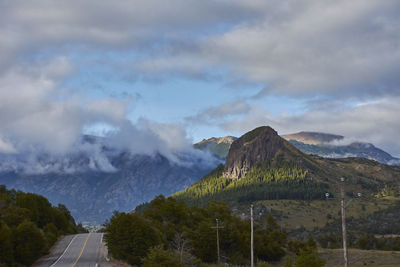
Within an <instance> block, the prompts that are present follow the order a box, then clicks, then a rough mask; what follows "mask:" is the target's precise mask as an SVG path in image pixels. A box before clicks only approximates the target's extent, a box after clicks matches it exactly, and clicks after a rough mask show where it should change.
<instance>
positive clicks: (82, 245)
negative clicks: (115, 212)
mask: <svg viewBox="0 0 400 267" xmlns="http://www.w3.org/2000/svg"><path fill="white" fill-rule="evenodd" d="M102 241H103V234H102V233H90V234H78V235H73V236H67V237H65V238H64V239H63V240H60V241H59V242H58V243H57V244H56V245H55V247H54V248H53V249H52V251H51V252H50V255H48V256H46V257H45V258H43V259H41V260H40V261H39V262H38V263H37V264H35V265H34V266H35V267H36V266H38V267H67V266H68V267H102V266H107V265H108V264H107V262H106V261H105V260H104V259H105V255H104V244H103V243H102Z"/></svg>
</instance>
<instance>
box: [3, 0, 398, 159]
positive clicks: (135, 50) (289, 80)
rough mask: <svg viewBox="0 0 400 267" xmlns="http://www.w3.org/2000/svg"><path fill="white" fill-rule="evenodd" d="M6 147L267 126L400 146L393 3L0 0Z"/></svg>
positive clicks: (167, 137)
mask: <svg viewBox="0 0 400 267" xmlns="http://www.w3.org/2000/svg"><path fill="white" fill-rule="evenodd" d="M0 34H1V38H0V153H3V154H18V153H23V152H26V151H37V150H40V151H45V152H49V153H50V152H51V153H56V154H63V153H65V152H68V151H71V150H73V149H74V148H75V147H76V144H77V143H78V140H79V138H80V136H81V135H82V134H84V133H85V134H94V135H100V136H108V137H110V138H112V139H113V140H114V142H115V144H117V145H120V146H121V147H130V149H132V151H136V152H137V153H142V152H145V153H152V152H154V151H158V150H162V151H164V153H165V154H168V153H170V151H179V150H184V149H187V148H188V147H190V144H191V143H193V142H197V141H200V140H202V139H203V138H209V137H212V136H226V135H234V136H240V135H242V134H244V133H245V132H247V131H249V130H251V129H253V128H255V127H258V126H261V125H269V126H271V127H273V128H274V129H276V130H277V131H278V133H279V134H287V133H293V132H299V131H319V132H327V133H333V134H340V135H344V136H346V138H347V140H358V141H364V142H371V143H373V144H375V145H376V146H378V147H380V148H383V149H384V150H386V151H388V152H389V153H391V154H392V155H394V156H397V157H400V143H399V142H398V139H399V133H400V118H399V115H398V114H400V105H399V103H400V86H399V85H400V2H399V1H397V0H385V1H381V0H353V1H346V0H337V1H320V0H307V1H302V0H296V1H294V0H293V1H291V0H270V1H264V0H246V1H239V0H229V1H228V0H219V1H217V0H212V1H211V0H204V1H197V0H170V1H168V4H167V3H166V1H160V0H158V1H156V0H147V1H124V0H115V1H95V0H85V1H74V0H72V1H71V0H60V1H51V0H37V1H22V0H21V1H19V0H12V1H11V0H0Z"/></svg>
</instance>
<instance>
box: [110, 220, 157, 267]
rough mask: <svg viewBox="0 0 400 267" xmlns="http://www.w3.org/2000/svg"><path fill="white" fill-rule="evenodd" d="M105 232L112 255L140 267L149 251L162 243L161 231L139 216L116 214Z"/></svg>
mask: <svg viewBox="0 0 400 267" xmlns="http://www.w3.org/2000/svg"><path fill="white" fill-rule="evenodd" d="M105 231H106V235H105V240H106V242H107V246H108V249H109V251H110V253H111V254H112V255H113V256H114V257H115V258H116V259H120V260H125V261H127V262H128V263H129V264H132V265H138V266H140V265H141V264H142V258H144V257H146V255H147V252H148V250H149V249H150V248H151V247H154V246H157V245H159V244H161V242H162V240H161V234H160V233H159V231H158V230H157V229H155V228H153V227H152V226H151V223H150V222H149V221H147V220H146V219H144V218H142V217H140V216H139V215H137V214H126V213H118V212H115V213H114V215H113V217H112V218H111V219H110V222H109V224H108V225H107V227H106V229H105Z"/></svg>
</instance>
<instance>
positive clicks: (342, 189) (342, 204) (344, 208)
mask: <svg viewBox="0 0 400 267" xmlns="http://www.w3.org/2000/svg"><path fill="white" fill-rule="evenodd" d="M343 184H344V179H343V180H342V183H341V184H340V195H341V201H340V202H341V209H342V234H343V256H344V267H348V259H347V232H346V207H345V203H344V186H343Z"/></svg>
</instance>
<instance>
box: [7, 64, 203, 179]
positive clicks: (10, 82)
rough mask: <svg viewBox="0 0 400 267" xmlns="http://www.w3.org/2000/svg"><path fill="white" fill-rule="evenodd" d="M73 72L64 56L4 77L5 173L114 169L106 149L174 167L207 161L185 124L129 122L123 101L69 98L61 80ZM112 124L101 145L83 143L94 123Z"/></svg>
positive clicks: (125, 104)
mask: <svg viewBox="0 0 400 267" xmlns="http://www.w3.org/2000/svg"><path fill="white" fill-rule="evenodd" d="M72 70H73V67H72V65H70V63H69V62H68V60H67V59H65V58H57V59H55V60H54V61H50V62H40V63H37V64H36V65H34V66H30V67H25V68H22V67H18V68H13V69H10V70H8V71H7V72H6V73H3V74H2V75H0V99H1V103H0V125H1V128H0V156H1V159H2V163H1V164H0V165H1V166H0V167H1V170H3V171H11V170H14V171H23V172H27V173H44V172H55V171H62V172H65V173H73V172H76V171H79V170H80V171H82V170H83V171H85V170H99V171H115V170H116V169H115V168H114V167H113V166H112V164H111V163H110V157H109V156H110V155H108V154H107V153H106V151H105V150H104V149H103V146H108V149H112V150H116V149H117V150H118V151H128V152H130V153H131V154H134V155H135V154H144V155H150V156H154V155H157V154H161V155H162V156H164V157H166V158H168V159H169V160H170V161H171V162H172V163H175V164H189V161H186V162H183V160H182V157H180V156H179V155H180V154H182V153H186V154H188V153H189V154H192V155H193V156H194V157H196V158H202V160H204V161H207V157H208V156H209V155H207V154H205V153H203V152H198V151H194V150H193V148H192V145H191V140H190V139H189V138H188V137H187V135H186V132H185V130H184V128H183V127H182V126H181V125H174V124H160V123H156V122H152V121H150V120H146V119H140V120H139V121H138V122H137V123H136V124H134V123H133V122H131V121H129V120H128V119H127V118H126V116H127V106H128V105H130V104H131V103H129V102H127V101H122V100H115V99H108V98H100V99H91V100H87V99H86V98H85V97H82V98H80V97H79V96H75V97H68V96H65V94H66V93H67V92H68V90H66V89H63V88H62V83H61V81H62V80H63V79H64V78H65V77H66V76H68V75H69V74H70V73H71V71H72ZM96 124H105V125H109V126H110V128H111V129H113V130H112V131H111V132H109V133H108V134H107V136H106V138H103V139H99V140H102V141H101V142H100V143H98V142H92V143H90V142H83V139H82V138H83V136H82V134H83V132H84V130H85V128H87V127H90V126H91V125H96Z"/></svg>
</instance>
